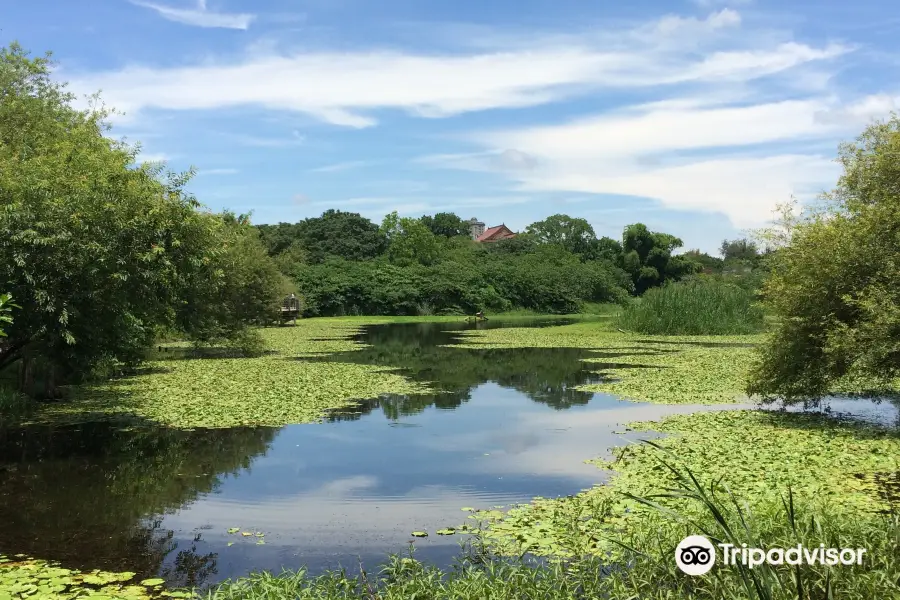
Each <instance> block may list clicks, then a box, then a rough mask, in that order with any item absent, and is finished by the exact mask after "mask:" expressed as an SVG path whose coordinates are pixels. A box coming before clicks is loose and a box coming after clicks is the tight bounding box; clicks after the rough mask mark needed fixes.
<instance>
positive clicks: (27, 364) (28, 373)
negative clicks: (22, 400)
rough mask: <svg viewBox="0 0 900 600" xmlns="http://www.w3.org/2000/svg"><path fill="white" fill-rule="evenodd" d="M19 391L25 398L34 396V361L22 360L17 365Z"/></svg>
mask: <svg viewBox="0 0 900 600" xmlns="http://www.w3.org/2000/svg"><path fill="white" fill-rule="evenodd" d="M19 391H20V392H22V393H23V394H25V395H26V396H29V397H30V396H33V395H34V360H33V359H30V358H22V361H21V362H20V363H19Z"/></svg>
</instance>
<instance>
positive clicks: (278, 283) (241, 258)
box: [177, 211, 295, 351]
mask: <svg viewBox="0 0 900 600" xmlns="http://www.w3.org/2000/svg"><path fill="white" fill-rule="evenodd" d="M214 218H216V219H217V221H218V223H217V224H218V227H219V232H218V236H217V237H218V239H219V240H220V243H221V245H222V251H221V252H220V253H219V254H218V255H217V256H216V257H215V259H214V260H213V261H211V262H210V265H209V266H210V267H211V269H212V270H213V271H214V272H215V273H216V275H215V280H214V281H213V282H210V283H211V284H209V283H208V284H203V285H193V286H191V287H190V288H189V289H188V290H187V292H186V298H185V302H184V303H183V304H182V306H181V308H180V309H179V310H178V321H177V326H178V328H179V329H180V330H181V331H183V332H185V333H187V334H188V335H189V336H190V337H191V338H192V339H193V340H194V341H197V342H200V343H207V344H211V343H221V342H226V343H227V342H230V341H238V342H240V343H243V344H248V343H251V340H252V339H253V338H252V337H248V335H247V332H246V331H245V329H246V327H247V325H264V324H268V323H270V322H272V321H273V320H274V319H275V318H276V317H277V316H278V312H279V310H280V306H281V301H282V299H283V297H284V296H285V295H286V294H287V293H290V292H291V291H292V290H294V289H295V288H294V287H293V286H292V285H291V284H290V282H289V281H288V280H287V278H286V277H285V276H284V275H282V274H281V272H279V270H278V267H277V265H276V263H275V261H274V260H273V259H272V258H271V257H270V256H269V255H268V253H267V252H266V248H265V246H264V245H263V243H262V241H261V240H260V235H259V231H258V230H257V229H256V228H254V227H253V226H251V225H250V215H235V214H234V213H231V212H227V211H226V212H225V213H223V214H221V215H215V217H214ZM258 345H259V344H258V343H257V344H253V347H246V346H245V347H244V348H242V349H244V350H251V351H253V350H256V349H257V348H256V346H258Z"/></svg>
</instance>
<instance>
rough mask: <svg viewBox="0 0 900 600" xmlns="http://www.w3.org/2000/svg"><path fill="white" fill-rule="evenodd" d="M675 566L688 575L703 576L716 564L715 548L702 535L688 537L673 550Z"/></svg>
mask: <svg viewBox="0 0 900 600" xmlns="http://www.w3.org/2000/svg"><path fill="white" fill-rule="evenodd" d="M675 564H677V565H678V568H679V569H681V570H682V571H684V572H685V573H687V574H688V575H703V574H705V573H708V572H709V570H710V569H712V568H713V565H714V564H716V548H715V546H713V545H712V542H710V541H709V540H708V539H706V538H705V537H703V536H702V535H689V536H687V537H686V538H684V539H683V540H681V543H679V544H678V547H677V548H675Z"/></svg>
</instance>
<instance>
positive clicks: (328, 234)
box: [297, 209, 387, 263]
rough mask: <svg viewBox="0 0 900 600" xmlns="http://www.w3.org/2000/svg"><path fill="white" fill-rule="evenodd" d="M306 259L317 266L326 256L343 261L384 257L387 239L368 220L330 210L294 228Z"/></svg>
mask: <svg viewBox="0 0 900 600" xmlns="http://www.w3.org/2000/svg"><path fill="white" fill-rule="evenodd" d="M297 229H298V236H299V238H300V240H301V245H302V246H303V249H304V250H306V253H307V258H308V260H309V261H310V262H311V263H319V262H322V261H324V260H325V259H326V258H327V257H329V256H338V257H340V258H344V259H346V260H368V259H371V258H375V257H376V256H379V255H381V254H383V253H384V251H385V249H386V247H387V239H386V238H385V236H384V234H383V233H382V232H381V231H380V230H379V228H378V225H375V224H374V223H372V222H371V221H370V220H368V219H366V218H365V217H363V216H361V215H360V214H359V213H351V212H343V211H340V210H334V209H330V210H327V211H325V212H324V213H322V216H320V217H313V218H309V219H305V220H303V221H301V222H300V223H298V224H297Z"/></svg>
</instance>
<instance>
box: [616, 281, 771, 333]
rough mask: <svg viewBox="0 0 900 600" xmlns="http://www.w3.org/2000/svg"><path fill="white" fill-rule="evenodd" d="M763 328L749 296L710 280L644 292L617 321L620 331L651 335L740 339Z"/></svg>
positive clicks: (752, 298)
mask: <svg viewBox="0 0 900 600" xmlns="http://www.w3.org/2000/svg"><path fill="white" fill-rule="evenodd" d="M764 326H765V319H764V315H763V311H762V308H760V307H759V306H758V305H757V304H756V302H755V299H754V296H753V293H752V292H750V291H747V290H744V289H741V288H740V287H738V286H736V285H732V284H729V283H723V282H720V281H714V280H711V281H704V280H693V281H687V282H679V283H670V284H667V285H664V286H663V287H660V288H654V289H651V290H648V291H647V292H646V293H645V294H644V295H643V296H642V297H641V298H640V299H639V301H637V302H634V303H632V304H629V305H628V306H626V307H625V309H624V310H623V311H622V314H621V316H620V317H619V327H621V328H622V329H626V330H629V331H635V332H638V333H646V334H653V335H740V334H748V333H758V332H760V331H762V330H763V328H764Z"/></svg>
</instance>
